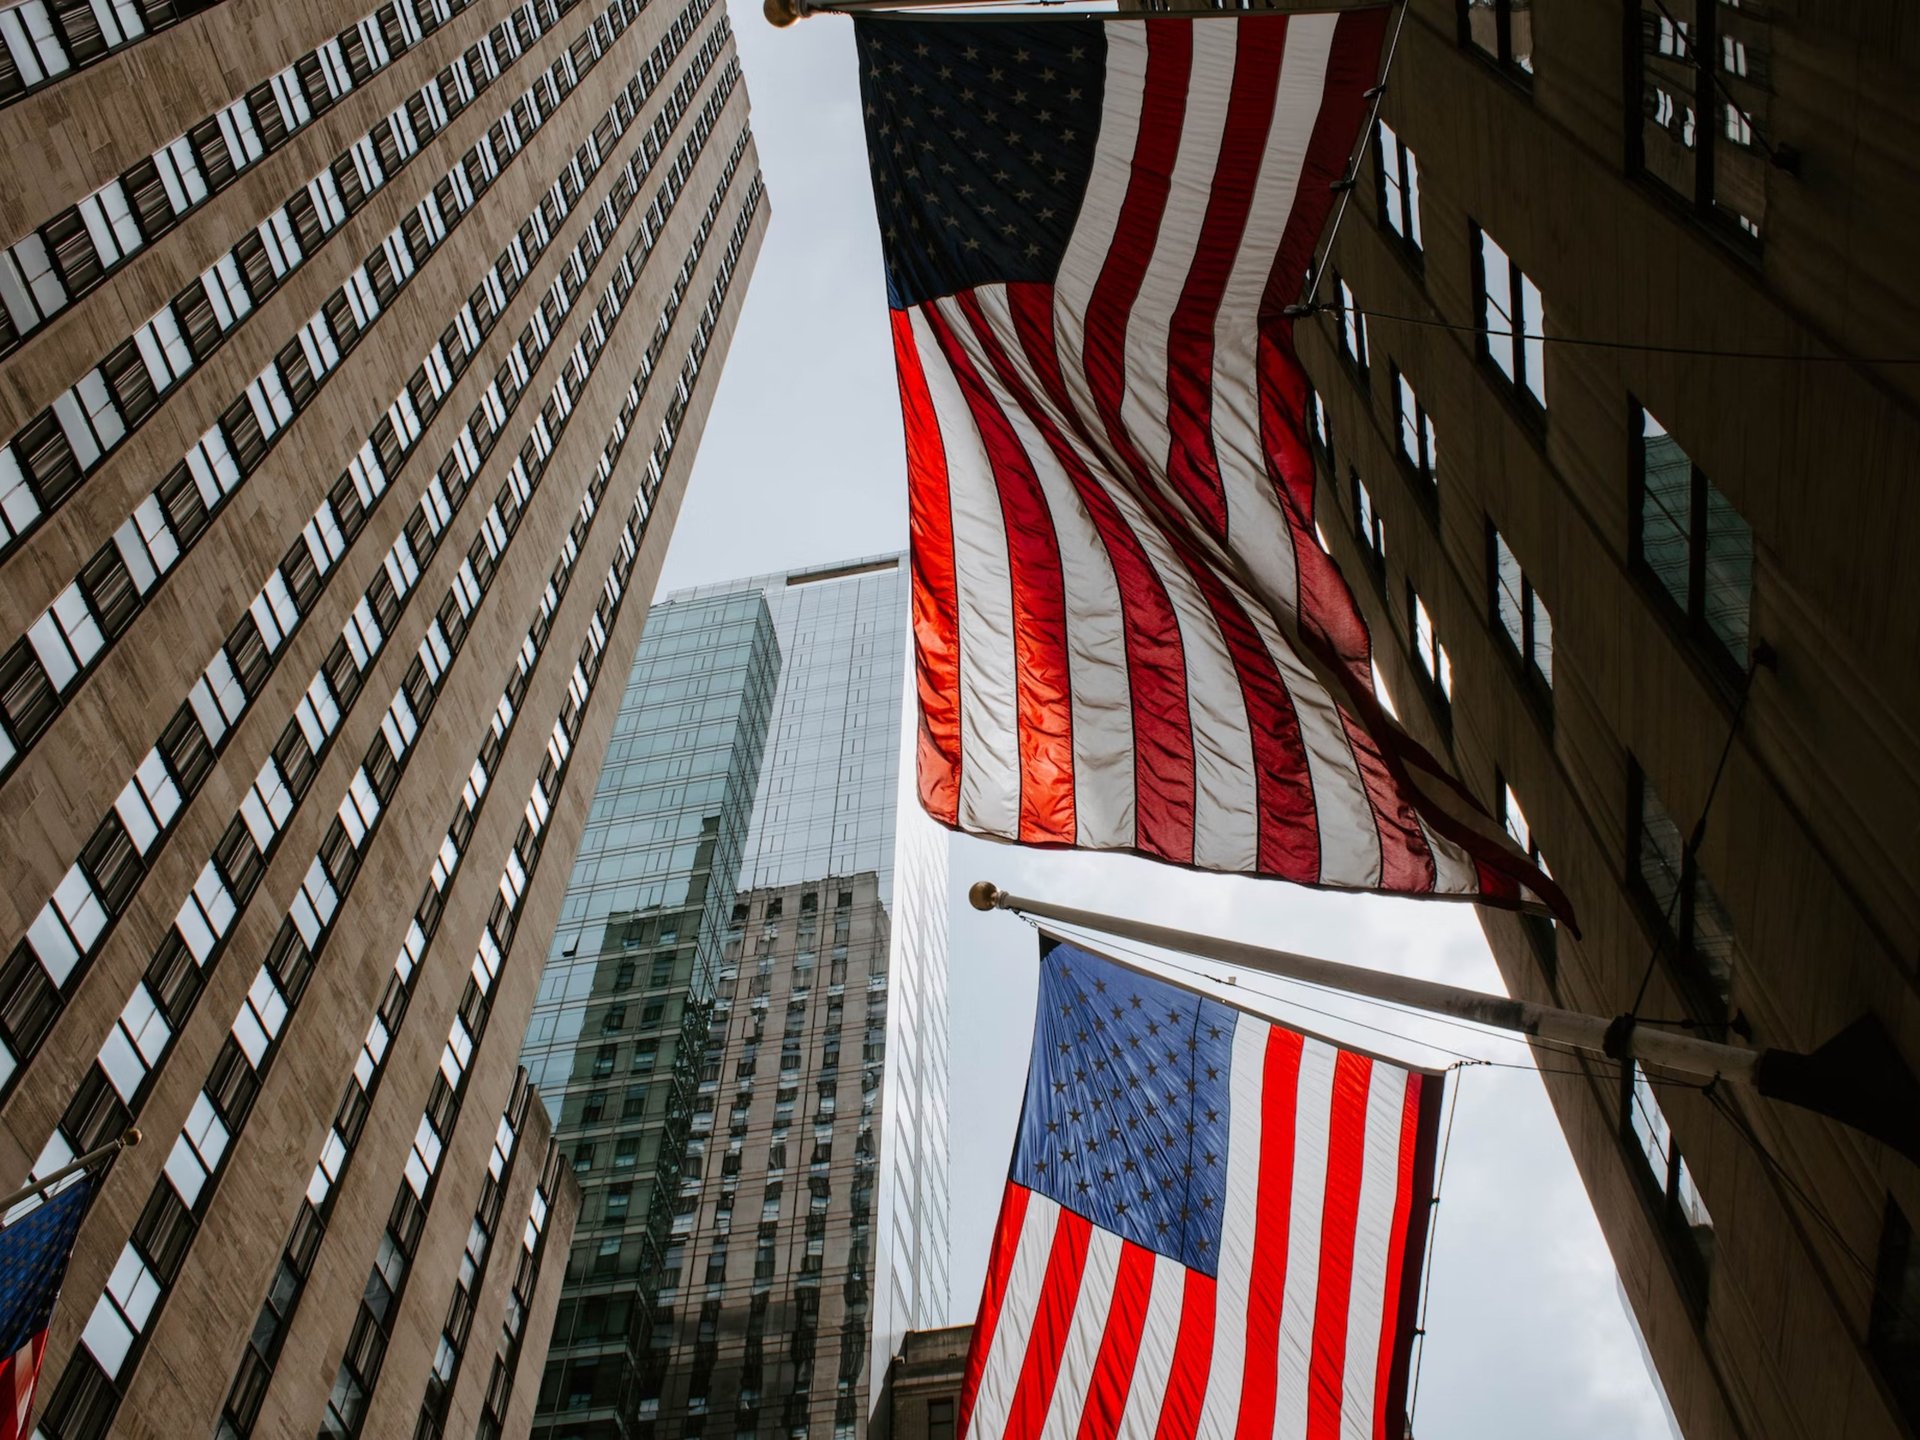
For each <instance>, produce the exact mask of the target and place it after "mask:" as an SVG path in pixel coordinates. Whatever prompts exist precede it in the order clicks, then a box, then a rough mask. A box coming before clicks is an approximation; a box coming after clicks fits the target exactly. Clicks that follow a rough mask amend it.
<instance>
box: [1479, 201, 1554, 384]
mask: <svg viewBox="0 0 1920 1440" xmlns="http://www.w3.org/2000/svg"><path fill="white" fill-rule="evenodd" d="M1474 288H1475V290H1477V291H1478V292H1479V293H1478V295H1477V297H1476V300H1477V307H1476V308H1477V309H1478V310H1479V312H1480V346H1481V354H1483V355H1485V356H1486V358H1487V359H1489V360H1491V361H1492V362H1493V363H1494V364H1495V365H1497V366H1498V367H1499V369H1500V373H1501V374H1502V375H1504V376H1506V377H1507V379H1508V380H1510V381H1512V382H1513V388H1514V391H1515V393H1517V394H1519V395H1520V396H1522V397H1523V398H1526V399H1528V400H1529V401H1530V402H1531V405H1532V406H1534V407H1537V408H1538V410H1539V412H1540V413H1541V414H1544V413H1545V412H1546V408H1547V336H1546V330H1545V328H1544V327H1545V320H1546V313H1545V312H1546V302H1545V301H1544V300H1543V299H1542V298H1541V295H1540V287H1539V286H1538V285H1536V284H1534V283H1533V281H1531V280H1529V279H1528V278H1527V275H1526V272H1525V271H1523V270H1522V269H1521V268H1520V267H1519V266H1518V265H1516V264H1514V263H1513V261H1512V260H1511V259H1509V258H1508V256H1507V252H1506V251H1504V250H1502V249H1501V248H1500V246H1499V245H1498V244H1496V243H1495V241H1494V238H1493V237H1492V236H1491V235H1489V234H1487V232H1486V231H1484V230H1482V229H1480V228H1479V227H1478V226H1475V227H1474Z"/></svg>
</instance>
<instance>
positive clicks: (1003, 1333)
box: [959, 1015, 1440, 1440]
mask: <svg viewBox="0 0 1920 1440" xmlns="http://www.w3.org/2000/svg"><path fill="white" fill-rule="evenodd" d="M1230 1083H1231V1094H1232V1111H1231V1115H1230V1134H1229V1138H1228V1150H1227V1155H1226V1162H1227V1194H1226V1205H1225V1212H1224V1215H1223V1217H1222V1227H1221V1245H1220V1258H1219V1272H1218V1275H1217V1276H1214V1277H1210V1276H1208V1275H1206V1274H1204V1273H1203V1272H1200V1271H1196V1270H1189V1269H1187V1268H1186V1267H1184V1266H1183V1265H1181V1264H1180V1262H1179V1261H1178V1260H1176V1259H1172V1258H1170V1257H1168V1256H1166V1255H1162V1254H1158V1253H1156V1252H1155V1251H1153V1250H1151V1249H1147V1248H1145V1247H1142V1246H1140V1245H1137V1244H1134V1243H1132V1242H1130V1241H1125V1240H1122V1239H1121V1238H1120V1237H1119V1236H1118V1235H1115V1234H1113V1233H1111V1232H1109V1231H1105V1230H1102V1229H1099V1228H1097V1227H1095V1226H1094V1225H1093V1224H1091V1223H1090V1222H1089V1221H1088V1220H1087V1219H1086V1218H1084V1217H1083V1216H1081V1215H1078V1214H1076V1213H1075V1212H1074V1211H1072V1210H1071V1209H1068V1208H1066V1207H1063V1206H1061V1205H1060V1204H1058V1203H1056V1202H1055V1201H1053V1200H1051V1199H1049V1198H1048V1197H1047V1196H1045V1195H1042V1194H1040V1193H1038V1192H1035V1191H1031V1190H1028V1189H1026V1188H1024V1187H1022V1186H1019V1185H1015V1184H1009V1185H1008V1187H1007V1194H1006V1199H1005V1201H1004V1203H1003V1206H1002V1209H1001V1214H1000V1221H999V1225H998V1228H997V1230H996V1233H995V1236H994V1242H993V1248H992V1253H991V1256H990V1258H989V1260H988V1263H987V1280H986V1286H985V1291H984V1294H983V1295H982V1298H981V1303H980V1314H979V1318H978V1320H977V1321H976V1322H975V1325H974V1333H973V1341H972V1349H971V1351H970V1353H969V1355H968V1359H967V1372H966V1379H965V1382H964V1386H963V1388H962V1391H961V1399H960V1431H959V1434H960V1440H1115V1437H1123V1440H1293V1437H1299V1440H1398V1437H1399V1435H1400V1434H1401V1425H1402V1420H1401V1414H1402V1412H1403V1410H1404V1405H1405V1386H1406V1368H1405V1360H1406V1355H1407V1350H1408V1347H1409V1345H1410V1343H1411V1335H1412V1330H1411V1327H1412V1324H1413V1311H1412V1308H1411V1304H1410V1300H1411V1297H1412V1295H1413V1293H1414V1291H1415V1289H1416V1288H1417V1280H1418V1275H1417V1272H1418V1268H1419V1263H1420V1253H1421V1246H1422V1243H1423V1238H1424V1235H1425V1227H1426V1213H1425V1206H1426V1199H1427V1195H1426V1187H1427V1186H1428V1185H1430V1183H1431V1175H1430V1174H1428V1173H1426V1172H1425V1171H1424V1169H1423V1168H1422V1166H1421V1165H1420V1164H1418V1163H1416V1162H1417V1159H1418V1154H1419V1145H1418V1137H1419V1132H1420V1125H1421V1118H1422V1117H1421V1112H1422V1107H1423V1105H1425V1106H1427V1107H1429V1112H1430V1111H1431V1107H1432V1105H1433V1104H1435V1103H1436V1102H1437V1100H1438V1086H1439V1084H1440V1081H1439V1079H1438V1077H1436V1076H1433V1075H1429V1074H1424V1073H1422V1072H1418V1071H1409V1070H1405V1069H1401V1068H1399V1067H1397V1066H1395V1065H1392V1064H1390V1063H1388V1062H1386V1061H1383V1060H1377V1059H1373V1058H1370V1057H1368V1056H1365V1055H1361V1054H1358V1053H1356V1052H1354V1051H1350V1050H1342V1049H1339V1048H1337V1047H1335V1046H1332V1045H1329V1044H1327V1043H1326V1042H1324V1041H1320V1040H1315V1039H1311V1038H1308V1037H1303V1036H1301V1035H1299V1034H1296V1033H1294V1032H1293V1031H1290V1030H1286V1029H1283V1028H1282V1027H1280V1026H1277V1025H1268V1024H1266V1023H1264V1022H1262V1021H1260V1020H1258V1019H1257V1018H1255V1017H1253V1016H1248V1015H1242V1016H1241V1017H1240V1020H1239V1024H1238V1026H1237V1027H1236V1030H1235V1035H1234V1049H1233V1070H1232V1074H1231V1077H1230ZM1431 1120H1432V1116H1431V1113H1429V1115H1428V1117H1427V1123H1428V1125H1429V1128H1431Z"/></svg>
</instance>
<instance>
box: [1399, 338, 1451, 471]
mask: <svg viewBox="0 0 1920 1440" xmlns="http://www.w3.org/2000/svg"><path fill="white" fill-rule="evenodd" d="M1392 368H1393V417H1394V429H1395V431H1396V432H1397V434H1398V439H1399V448H1400V458H1401V459H1402V460H1404V461H1406V462H1407V464H1408V465H1410V466H1412V467H1413V471H1414V473H1415V474H1416V475H1418V476H1419V477H1420V478H1421V479H1422V480H1424V481H1426V482H1427V484H1428V486H1429V487H1432V486H1434V485H1437V484H1438V483H1439V479H1440V444H1439V440H1438V439H1437V438H1436V437H1435V435H1434V433H1433V417H1432V416H1430V415H1428V414H1427V407H1426V406H1424V405H1422V404H1421V403H1420V397H1419V396H1418V395H1416V394H1414V393H1413V386H1412V385H1410V384H1408V383H1407V377H1406V376H1405V375H1404V374H1402V373H1401V371H1400V367H1399V366H1398V365H1395V366H1394V367H1392Z"/></svg>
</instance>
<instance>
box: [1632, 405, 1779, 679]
mask: <svg viewBox="0 0 1920 1440" xmlns="http://www.w3.org/2000/svg"><path fill="white" fill-rule="evenodd" d="M1634 425H1635V429H1636V431H1637V435H1636V440H1635V444H1634V447H1633V454H1634V467H1635V471H1636V473H1635V476H1634V492H1635V494H1634V507H1633V558H1634V563H1635V565H1636V566H1638V567H1639V568H1640V569H1641V570H1642V571H1643V572H1645V573H1648V574H1650V575H1651V576H1652V577H1653V578H1654V580H1656V581H1657V582H1658V583H1659V587H1660V591H1661V593H1662V594H1664V595H1665V596H1666V597H1667V598H1668V599H1669V600H1671V601H1672V602H1673V605H1674V607H1675V609H1676V610H1677V612H1678V616H1679V618H1680V619H1681V620H1682V622H1683V624H1684V626H1685V628H1686V630H1687V631H1688V633H1689V634H1691V635H1692V636H1693V637H1694V638H1695V639H1697V640H1699V641H1701V642H1703V643H1705V644H1707V648H1708V649H1709V651H1710V652H1711V653H1713V654H1715V655H1716V656H1717V657H1718V658H1719V659H1721V660H1724V661H1727V662H1730V663H1731V664H1732V666H1733V667H1734V669H1736V670H1744V669H1745V668H1746V664H1747V647H1748V643H1749V638H1750V637H1749V634H1748V628H1747V626H1748V613H1749V610H1750V608H1751V603H1752V598H1753V528H1752V527H1751V526H1749V525H1748V524H1747V522H1746V521H1745V520H1743V519H1742V518H1741V516H1740V512H1739V511H1737V510H1735V509H1734V508H1733V506H1732V505H1731V504H1729V503H1728V502H1727V497H1726V496H1724V495H1722V494H1721V493H1720V492H1719V491H1718V490H1717V489H1715V488H1714V485H1713V482H1712V481H1710V480H1708V479H1707V477H1706V475H1705V473H1704V472H1703V471H1702V470H1701V469H1700V467H1699V466H1698V465H1695V464H1694V463H1693V461H1692V460H1691V459H1689V458H1688V456H1687V452H1686V451H1684V450H1682V449H1681V448H1680V444H1679V442H1678V441H1676V440H1675V439H1674V438H1673V436H1671V435H1669V434H1668V433H1667V430H1666V427H1665V426H1663V425H1662V424H1661V423H1660V422H1659V421H1658V420H1656V419H1655V418H1654V417H1653V415H1652V414H1651V413H1649V412H1648V411H1646V410H1644V409H1642V408H1641V407H1639V406H1638V405H1636V406H1635V407H1634Z"/></svg>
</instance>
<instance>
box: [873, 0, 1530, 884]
mask: <svg viewBox="0 0 1920 1440" xmlns="http://www.w3.org/2000/svg"><path fill="white" fill-rule="evenodd" d="M1384 27H1385V11H1384V10H1381V9H1363V10H1349V11H1344V12H1340V13H1338V14H1319V15H1263V16H1251V15H1249V16H1241V17H1236V18H1227V17H1219V16H1215V17H1208V18H1205V19H1202V20H1194V19H1180V18H1172V17H1169V18H1166V19H1158V18H1156V19H1147V20H1139V19H1128V20H1101V19H1094V18H1084V17H1081V18H1070V19H1054V18H1051V17H1049V18H1044V19H1037V20H1036V19H1025V20H989V21H975V20H966V21H960V20H951V19H942V20H914V19H908V18H902V17H897V16H889V17H882V16H870V17H862V18H860V19H858V20H856V22H855V34H856V40H857V48H858V54H859V62H860V85H861V98H862V105H863V111H864V116H865V123H866V130H867V138H868V148H869V157H870V160H871V162H872V178H873V186H874V197H875V203H876V208H877V211H878V214H879V221H880V227H881V234H882V246H883V252H884V255H885V259H886V264H887V290H888V299H889V304H890V307H891V324H892V333H893V343H894V352H895V359H896V366H897V371H898V378H899V384H900V398H901V409H902V415H903V419H904V422H905V431H906V445H907V460H908V478H909V518H910V525H911V532H912V553H913V601H912V603H913V627H914V639H915V659H916V682H917V687H918V694H919V727H918V741H917V746H918V770H919V787H920V795H921V800H922V803H923V804H924V806H925V807H926V809H927V810H928V812H929V813H930V814H932V815H933V816H934V818H935V819H937V820H940V821H941V822H943V823H945V824H946V825H949V826H951V827H954V828H957V829H960V830H964V831H968V832H971V833H975V834H980V835H986V836H992V837H997V838H1000V839H1005V840H1011V841H1016V842H1019V843H1024V844H1030V845H1052V846H1073V847H1079V848H1087V849H1104V850H1122V851H1131V852H1134V853H1137V854H1142V855H1147V856H1151V857H1154V858H1156V859H1160V860H1164V861H1169V862H1172V863H1176V864H1180V865H1186V866H1193V867H1197V868H1202V869H1210V870H1221V871H1239V872H1247V873H1254V874H1260V875H1267V876H1274V877H1278V878H1283V879H1287V880H1292V881H1296V882H1298V883H1302V884H1307V885H1315V886H1322V887H1329V888H1342V889H1356V890H1379V891H1387V892H1392V893H1400V894H1413V895H1447V896H1456V897H1462V898H1472V899H1480V900H1486V901H1489V902H1492V903H1495V904H1504V905H1524V906H1531V907H1539V906H1542V905H1544V906H1546V907H1550V908H1552V909H1554V910H1555V911H1557V912H1558V913H1560V914H1562V915H1563V916H1566V915H1567V913H1568V912H1567V910H1566V906H1565V902H1564V900H1563V899H1562V897H1561V896H1560V894H1559V891H1558V890H1557V889H1556V888H1555V887H1554V886H1553V884H1552V882H1551V880H1549V879H1548V878H1547V877H1546V876H1545V875H1543V874H1542V873H1541V872H1540V871H1539V870H1538V869H1536V868H1535V867H1534V866H1533V865H1531V864H1530V863H1529V862H1528V861H1527V859H1526V857H1525V856H1523V855H1521V854H1520V853H1519V852H1518V851H1517V850H1516V849H1515V848H1514V846H1513V845H1512V843H1511V842H1510V841H1509V840H1508V838H1507V837H1506V836H1505V834H1504V833H1503V832H1502V830H1501V828H1500V827H1499V826H1498V825H1497V824H1496V823H1495V822H1494V821H1493V820H1492V819H1491V818H1490V817H1488V816H1487V815H1486V813H1485V812H1484V811H1483V810H1482V809H1481V808H1480V807H1479V806H1478V805H1477V804H1476V803H1475V802H1474V801H1473V800H1472V798H1471V797H1470V796H1469V795H1468V794H1467V793H1466V792H1465V791H1464V790H1463V789H1462V788H1461V787H1460V786H1459V785H1458V784H1457V782H1455V781H1454V780H1453V779H1452V778H1451V777H1450V775H1449V774H1448V772H1447V769H1446V767H1445V766H1444V765H1442V764H1441V763H1439V762H1438V761H1437V760H1435V759H1434V758H1433V757H1432V756H1430V755H1429V754H1428V753H1427V752H1426V751H1424V750H1423V749H1422V748H1421V747H1420V746H1419V745H1418V744H1417V743H1415V742H1414V741H1413V740H1412V739H1411V738H1410V737H1408V736H1407V735H1406V734H1405V733H1404V732H1403V731H1402V730H1401V729H1400V728H1399V726H1398V725H1397V724H1395V722H1394V721H1393V720H1392V719H1391V717H1389V716H1388V715H1387V714H1386V712H1385V711H1384V709H1383V708H1382V707H1381V705H1380V704H1379V702H1378V700H1377V699H1376V697H1375V695H1374V691H1373V685H1372V666H1371V657H1370V653H1369V649H1368V639H1367V631H1366V626H1365V624H1364V622H1363V621H1362V619H1361V617H1360V614H1359V611H1358V608H1357V607H1356V605H1355V603H1354V600H1353V596H1352V594H1351V592H1350V591H1349V590H1348V588H1347V586H1346V584H1345V582H1344V581H1343V580H1342V579H1341V577H1340V574H1339V572H1338V570H1337V569H1336V568H1335V567H1334V564H1333V561H1332V559H1331V558H1330V557H1329V555H1328V554H1327V553H1326V551H1325V550H1324V549H1323V548H1322V547H1321V546H1320V544H1319V543H1318V541H1317V538H1316V532H1315V527H1314V472H1313V462H1312V458H1311V454H1310V451H1309V449H1308V446H1307V441H1306V429H1305V412H1306V407H1307V394H1308V386H1307V382H1306V378H1305V375H1304V373H1303V372H1302V371H1301V369H1300V366H1299V363H1298V361H1297V360H1296V358H1295V354H1294V346H1293V333H1292V325H1293V322H1292V321H1291V320H1290V319H1288V318H1287V317H1286V316H1285V315H1284V313H1283V311H1284V308H1285V306H1286V305H1287V304H1288V303H1289V302H1291V301H1292V300H1294V299H1295V298H1297V297H1298V294H1299V291H1300V289H1301V284H1302V278H1303V276H1304V275H1305V273H1306V271H1307V269H1308V267H1309V266H1310V265H1311V263H1312V260H1313V254H1314V249H1315V245H1316V243H1317V240H1318V236H1319V234H1320V231H1321V229H1322V228H1323V226H1324V224H1325V221H1326V217H1327V212H1328V209H1329V205H1330V201H1331V192H1330V190H1329V188H1328V187H1329V186H1330V184H1331V183H1332V182H1333V181H1335V180H1336V179H1338V178H1340V176H1341V174H1342V173H1343V171H1344V170H1345V167H1346V163H1347V157H1348V155H1349V153H1350V151H1351V149H1352V146H1353V143H1354V140H1355V137H1356V135H1357V134H1358V131H1359V128H1360V125H1361V123H1362V119H1363V116H1364V112H1365V108H1366V98H1365V94H1364V92H1365V91H1366V89H1367V87H1368V86H1370V85H1371V84H1372V83H1373V79H1374V75H1375V72H1376V67H1377V65H1378V63H1379V55H1380V48H1381V41H1382V37H1383V33H1384Z"/></svg>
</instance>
